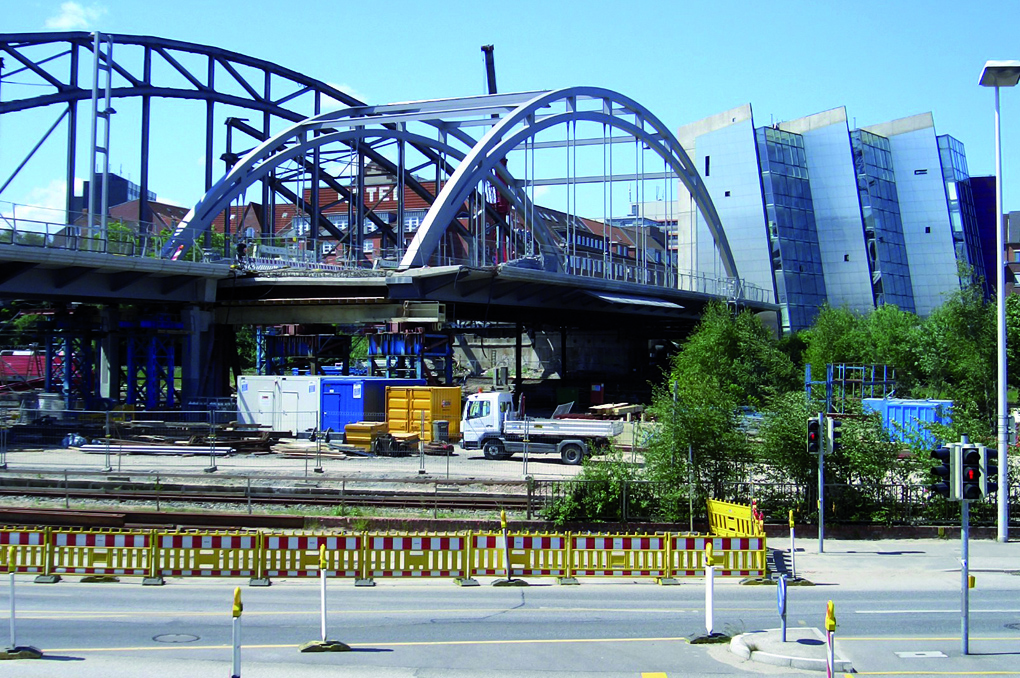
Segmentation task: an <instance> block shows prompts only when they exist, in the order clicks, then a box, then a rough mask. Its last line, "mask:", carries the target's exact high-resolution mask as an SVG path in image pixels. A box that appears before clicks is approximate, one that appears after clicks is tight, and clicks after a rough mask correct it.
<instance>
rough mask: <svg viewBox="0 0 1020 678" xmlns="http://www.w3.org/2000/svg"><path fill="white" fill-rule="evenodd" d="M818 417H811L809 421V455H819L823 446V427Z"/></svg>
mask: <svg viewBox="0 0 1020 678" xmlns="http://www.w3.org/2000/svg"><path fill="white" fill-rule="evenodd" d="M818 419H819V418H818V417H811V418H810V419H808V420H807V451H808V454H818V453H819V452H821V445H822V425H821V422H820V421H819V420H818Z"/></svg>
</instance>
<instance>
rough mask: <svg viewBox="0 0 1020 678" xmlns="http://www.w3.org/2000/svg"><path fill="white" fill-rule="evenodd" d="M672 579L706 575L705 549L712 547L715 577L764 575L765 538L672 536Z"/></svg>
mask: <svg viewBox="0 0 1020 678" xmlns="http://www.w3.org/2000/svg"><path fill="white" fill-rule="evenodd" d="M670 541H671V544H670V553H671V554H672V560H671V561H670V576H673V577H702V576H704V575H705V560H704V559H705V546H706V544H709V543H711V544H712V560H713V561H714V562H713V564H714V565H715V566H716V571H715V574H716V576H722V577H761V576H764V574H765V537H764V536H762V537H715V538H713V537H697V536H683V537H681V536H672V537H670Z"/></svg>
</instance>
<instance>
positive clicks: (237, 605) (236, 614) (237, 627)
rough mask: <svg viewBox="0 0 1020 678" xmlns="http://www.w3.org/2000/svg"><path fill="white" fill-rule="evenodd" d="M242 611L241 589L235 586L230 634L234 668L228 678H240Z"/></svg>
mask: <svg viewBox="0 0 1020 678" xmlns="http://www.w3.org/2000/svg"><path fill="white" fill-rule="evenodd" d="M242 611H244V605H243V604H242V603H241V587H240V586H237V587H235V588H234V608H233V610H232V611H231V614H232V615H233V630H232V633H231V639H232V641H233V646H234V667H233V671H232V672H231V674H230V678H241V612H242Z"/></svg>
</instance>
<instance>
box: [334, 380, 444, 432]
mask: <svg viewBox="0 0 1020 678" xmlns="http://www.w3.org/2000/svg"><path fill="white" fill-rule="evenodd" d="M424 385H425V380H424V379H386V378H385V377H356V376H349V377H323V378H322V401H321V403H320V410H321V412H322V419H321V422H322V424H321V425H322V428H323V430H326V429H333V430H334V431H340V432H342V431H343V430H344V427H345V426H346V425H347V424H350V423H353V422H356V421H385V420H386V387H387V386H424Z"/></svg>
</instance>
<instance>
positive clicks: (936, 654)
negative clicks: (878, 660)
mask: <svg viewBox="0 0 1020 678" xmlns="http://www.w3.org/2000/svg"><path fill="white" fill-rule="evenodd" d="M893 654H895V655H896V656H897V657H899V658H900V659H949V656H948V655H947V654H945V653H944V652H940V651H939V650H918V651H915V652H895V653H893Z"/></svg>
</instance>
